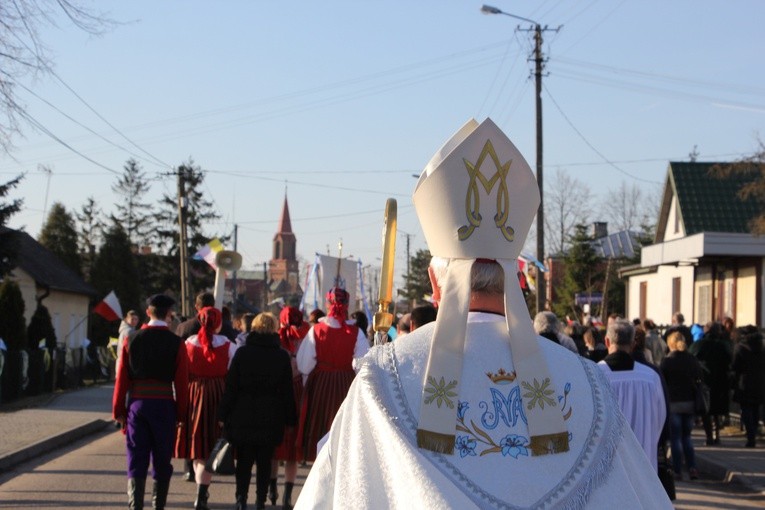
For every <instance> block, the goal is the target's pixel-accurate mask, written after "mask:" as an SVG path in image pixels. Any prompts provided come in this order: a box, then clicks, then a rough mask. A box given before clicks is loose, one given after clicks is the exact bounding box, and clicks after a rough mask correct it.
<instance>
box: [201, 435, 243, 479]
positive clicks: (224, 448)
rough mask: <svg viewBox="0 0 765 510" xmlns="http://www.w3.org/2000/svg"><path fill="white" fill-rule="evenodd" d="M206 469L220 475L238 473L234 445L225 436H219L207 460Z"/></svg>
mask: <svg viewBox="0 0 765 510" xmlns="http://www.w3.org/2000/svg"><path fill="white" fill-rule="evenodd" d="M205 470H206V471H209V472H210V473H216V474H219V475H233V474H236V468H235V467H234V447H233V445H232V444H231V443H229V442H228V440H227V439H226V438H225V437H219V438H218V440H217V441H216V442H215V446H213V449H212V451H211V452H210V456H209V457H208V458H207V461H206V462H205Z"/></svg>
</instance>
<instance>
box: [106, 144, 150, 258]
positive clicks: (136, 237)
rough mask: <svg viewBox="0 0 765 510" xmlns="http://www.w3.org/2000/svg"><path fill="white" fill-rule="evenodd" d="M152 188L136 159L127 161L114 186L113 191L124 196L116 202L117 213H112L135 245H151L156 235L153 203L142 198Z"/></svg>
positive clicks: (113, 217)
mask: <svg viewBox="0 0 765 510" xmlns="http://www.w3.org/2000/svg"><path fill="white" fill-rule="evenodd" d="M150 188H151V186H149V180H148V179H147V178H146V174H145V173H144V172H142V171H141V167H140V166H139V165H138V162H137V161H136V160H135V159H129V160H128V161H127V163H125V166H124V167H123V171H122V175H121V176H120V178H119V180H118V181H117V183H116V184H114V185H113V186H112V191H114V192H115V193H116V194H117V195H118V196H120V197H121V198H122V199H121V200H118V201H117V203H116V207H117V214H115V215H112V219H113V220H114V221H116V222H118V223H120V224H121V225H122V228H123V229H124V230H125V232H126V233H127V236H128V239H130V242H131V243H132V244H133V245H137V246H149V245H151V241H152V237H153V235H154V229H153V228H152V227H153V225H152V221H153V215H154V214H153V210H152V205H151V203H149V202H145V201H142V200H141V199H142V198H144V197H145V196H146V195H147V194H148V193H149V190H150Z"/></svg>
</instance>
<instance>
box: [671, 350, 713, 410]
mask: <svg viewBox="0 0 765 510" xmlns="http://www.w3.org/2000/svg"><path fill="white" fill-rule="evenodd" d="M661 372H662V373H663V374H664V380H666V381H667V390H668V391H669V401H670V402H688V401H693V400H694V399H695V395H696V393H695V391H696V381H697V380H699V379H701V377H702V375H703V374H702V370H701V364H700V363H699V360H697V359H696V358H695V357H694V356H693V354H691V353H690V352H688V351H671V352H670V353H669V354H668V355H667V357H666V358H664V361H662V362H661Z"/></svg>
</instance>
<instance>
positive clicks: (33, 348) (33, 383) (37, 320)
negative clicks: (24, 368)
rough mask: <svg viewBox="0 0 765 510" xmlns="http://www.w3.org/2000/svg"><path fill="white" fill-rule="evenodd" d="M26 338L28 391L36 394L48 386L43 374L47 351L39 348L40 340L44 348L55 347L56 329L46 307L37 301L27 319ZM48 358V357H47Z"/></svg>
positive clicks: (50, 348)
mask: <svg viewBox="0 0 765 510" xmlns="http://www.w3.org/2000/svg"><path fill="white" fill-rule="evenodd" d="M27 339H28V343H29V350H30V354H29V393H30V394H32V395H37V394H38V393H40V392H41V391H43V390H44V388H46V387H47V388H48V389H50V388H49V386H48V385H47V384H46V377H45V374H46V372H47V371H48V369H49V367H46V366H45V357H46V355H47V354H48V353H46V352H45V351H44V350H42V349H40V348H39V344H40V342H41V341H43V340H45V344H44V345H45V348H46V349H48V350H49V351H52V350H54V349H55V348H56V330H55V329H53V322H52V321H51V318H50V312H48V309H47V308H46V307H45V306H44V305H43V304H42V303H40V302H39V301H38V303H37V308H35V313H34V314H33V315H32V319H31V320H30V321H29V327H27ZM48 360H50V358H48Z"/></svg>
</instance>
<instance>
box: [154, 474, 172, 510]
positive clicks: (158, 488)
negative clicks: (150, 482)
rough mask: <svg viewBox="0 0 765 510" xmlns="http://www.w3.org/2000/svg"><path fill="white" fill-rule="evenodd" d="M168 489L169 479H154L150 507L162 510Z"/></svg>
mask: <svg viewBox="0 0 765 510" xmlns="http://www.w3.org/2000/svg"><path fill="white" fill-rule="evenodd" d="M169 491H170V480H165V481H163V482H160V481H157V480H154V488H153V489H152V491H151V507H152V508H154V510H164V508H165V505H166V504H167V493H168V492H169Z"/></svg>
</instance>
